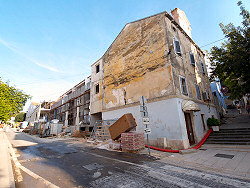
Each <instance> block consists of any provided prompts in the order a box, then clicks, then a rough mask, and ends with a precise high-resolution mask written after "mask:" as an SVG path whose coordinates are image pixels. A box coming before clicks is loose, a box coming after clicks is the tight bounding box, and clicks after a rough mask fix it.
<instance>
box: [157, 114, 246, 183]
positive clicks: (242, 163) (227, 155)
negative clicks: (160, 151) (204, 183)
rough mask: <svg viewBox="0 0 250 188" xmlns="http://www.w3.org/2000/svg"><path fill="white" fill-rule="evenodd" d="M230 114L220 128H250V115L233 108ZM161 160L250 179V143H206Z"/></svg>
mask: <svg viewBox="0 0 250 188" xmlns="http://www.w3.org/2000/svg"><path fill="white" fill-rule="evenodd" d="M228 116H229V118H226V119H225V121H226V123H225V124H223V125H222V126H221V127H220V129H239V128H250V115H247V114H242V115H239V114H237V110H235V109H233V110H230V114H229V115H228ZM161 162H164V163H171V164H175V165H176V166H184V167H187V168H195V169H198V170H204V171H209V172H216V173H222V174H227V175H229V176H232V177H238V178H244V179H250V145H217V144H204V145H203V146H202V147H201V148H200V149H198V150H197V152H195V153H190V154H184V155H182V154H179V153H178V154H172V155H169V156H165V157H161Z"/></svg>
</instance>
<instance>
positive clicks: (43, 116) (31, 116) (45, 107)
mask: <svg viewBox="0 0 250 188" xmlns="http://www.w3.org/2000/svg"><path fill="white" fill-rule="evenodd" d="M50 104H51V102H48V101H44V102H41V103H35V102H32V103H31V104H30V106H29V108H28V111H27V114H26V119H25V120H26V121H27V122H28V123H29V125H30V126H34V123H38V122H42V123H45V122H47V121H48V116H49V111H50Z"/></svg>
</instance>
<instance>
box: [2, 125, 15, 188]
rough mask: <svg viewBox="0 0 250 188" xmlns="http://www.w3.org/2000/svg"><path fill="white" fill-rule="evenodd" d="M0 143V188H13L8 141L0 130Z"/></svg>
mask: <svg viewBox="0 0 250 188" xmlns="http://www.w3.org/2000/svg"><path fill="white" fill-rule="evenodd" d="M0 143H1V144H0V159H1V163H0V188H9V187H11V188H14V187H15V181H14V176H13V171H12V165H11V160H10V155H9V151H8V139H7V137H6V135H5V133H4V132H3V130H2V129H0Z"/></svg>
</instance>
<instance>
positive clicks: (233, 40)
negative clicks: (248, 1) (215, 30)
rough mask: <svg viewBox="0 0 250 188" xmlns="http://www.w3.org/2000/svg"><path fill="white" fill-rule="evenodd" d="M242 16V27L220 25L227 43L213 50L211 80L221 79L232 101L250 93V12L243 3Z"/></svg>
mask: <svg viewBox="0 0 250 188" xmlns="http://www.w3.org/2000/svg"><path fill="white" fill-rule="evenodd" d="M238 6H240V10H241V13H240V15H241V16H242V18H243V21H242V26H239V27H235V26H234V25H233V24H232V23H229V24H228V25H223V24H222V23H221V24H220V27H221V29H222V31H223V33H224V35H225V38H226V41H225V42H224V43H222V46H221V47H217V46H214V47H213V48H212V49H211V53H210V55H211V57H210V61H211V67H212V75H211V76H210V80H211V81H212V80H214V79H215V78H217V77H218V78H219V79H220V80H221V82H222V83H223V84H224V85H226V86H227V87H228V88H229V92H230V98H231V99H240V98H241V97H242V96H243V95H245V94H246V93H250V63H249V49H250V45H249V41H250V29H249V23H250V18H249V12H248V11H247V10H246V9H245V8H244V6H243V5H242V2H241V1H239V2H238Z"/></svg>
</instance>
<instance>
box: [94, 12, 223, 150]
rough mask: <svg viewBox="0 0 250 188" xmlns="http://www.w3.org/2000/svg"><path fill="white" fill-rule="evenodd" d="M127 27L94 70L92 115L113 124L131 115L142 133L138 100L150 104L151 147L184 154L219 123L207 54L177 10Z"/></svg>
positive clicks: (182, 15)
mask: <svg viewBox="0 0 250 188" xmlns="http://www.w3.org/2000/svg"><path fill="white" fill-rule="evenodd" d="M172 15H173V16H171V15H170V14H169V13H167V12H162V13H159V14H156V15H153V16H150V17H147V18H143V19H141V20H137V21H134V22H131V23H128V24H126V25H125V27H124V28H123V29H122V31H121V32H120V33H119V35H118V36H117V37H116V39H115V40H114V41H113V43H112V44H111V46H110V47H109V48H108V50H107V51H106V52H105V54H104V55H103V56H102V57H101V58H100V59H99V60H98V61H97V62H96V63H94V64H93V65H92V74H91V77H92V83H91V104H90V107H91V110H90V111H91V113H92V114H95V116H96V119H102V120H109V119H116V118H120V117H121V116H122V115H123V114H125V113H132V114H133V116H134V117H135V119H136V122H137V125H138V126H137V130H139V131H143V130H144V129H145V125H143V124H142V117H141V112H140V102H139V101H140V97H141V96H144V97H145V98H147V108H148V113H149V117H150V128H151V134H150V135H149V139H150V144H151V145H153V146H158V147H162V148H172V149H186V148H188V147H190V146H191V145H194V144H196V143H198V142H199V141H200V140H201V139H202V138H203V136H204V135H205V134H206V132H207V130H208V127H207V125H206V120H207V118H209V117H216V118H217V117H218V115H217V111H216V108H215V105H214V104H213V103H212V101H213V100H212V92H211V88H210V83H209V80H208V76H207V70H206V68H205V60H204V56H205V54H204V53H203V51H202V50H201V49H200V48H199V47H198V46H197V45H196V43H195V42H194V41H193V40H192V38H191V27H190V23H189V21H188V19H187V18H186V16H185V13H184V12H183V11H181V10H180V9H178V8H176V9H175V10H173V11H172Z"/></svg>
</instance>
